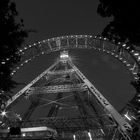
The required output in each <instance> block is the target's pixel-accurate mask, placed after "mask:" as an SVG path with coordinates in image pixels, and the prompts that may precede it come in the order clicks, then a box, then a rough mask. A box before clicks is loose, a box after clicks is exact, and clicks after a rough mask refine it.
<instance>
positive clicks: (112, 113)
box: [6, 51, 132, 140]
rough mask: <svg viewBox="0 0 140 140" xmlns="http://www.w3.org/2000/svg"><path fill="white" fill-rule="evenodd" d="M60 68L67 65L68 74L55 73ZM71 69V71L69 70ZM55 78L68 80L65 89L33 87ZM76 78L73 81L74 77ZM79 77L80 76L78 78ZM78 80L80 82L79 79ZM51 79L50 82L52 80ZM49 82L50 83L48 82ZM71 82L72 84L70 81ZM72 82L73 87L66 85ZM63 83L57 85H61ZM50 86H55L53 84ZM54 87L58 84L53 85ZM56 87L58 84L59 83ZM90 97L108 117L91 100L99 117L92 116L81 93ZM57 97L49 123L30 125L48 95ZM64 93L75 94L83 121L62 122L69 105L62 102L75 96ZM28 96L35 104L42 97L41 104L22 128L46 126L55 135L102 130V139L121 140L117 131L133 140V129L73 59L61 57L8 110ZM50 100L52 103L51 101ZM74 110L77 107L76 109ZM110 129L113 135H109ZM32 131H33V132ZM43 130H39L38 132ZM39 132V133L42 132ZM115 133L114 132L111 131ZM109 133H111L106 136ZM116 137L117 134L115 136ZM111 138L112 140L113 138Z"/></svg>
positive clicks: (34, 105)
mask: <svg viewBox="0 0 140 140" xmlns="http://www.w3.org/2000/svg"><path fill="white" fill-rule="evenodd" d="M65 53H66V54H67V51H63V54H65ZM57 65H64V66H65V70H57V71H54V70H53V69H54V68H55V67H56V66H57ZM68 65H69V66H70V67H71V68H70V69H68V67H67V66H68ZM46 75H47V76H48V77H49V75H51V76H54V79H56V75H59V77H62V75H63V76H65V78H64V79H63V80H64V81H63V83H64V84H63V85H61V84H59V85H51V86H46V87H34V86H33V85H34V84H35V83H37V82H38V81H39V80H40V79H41V78H43V77H45V76H46ZM72 75H73V77H74V78H73V79H74V80H72V79H71V76H72ZM76 75H77V76H76ZM77 77H78V78H77ZM48 79H49V78H48ZM48 79H47V80H48ZM67 79H70V80H67ZM67 81H70V83H69V84H66V83H65V82H67ZM58 83H59V81H57V84H58ZM50 84H52V83H51V82H50ZM53 84H54V83H53ZM55 84H56V83H55ZM84 92H86V93H88V94H89V95H88V96H93V97H94V98H96V100H97V102H98V104H99V105H100V106H101V107H102V108H103V110H104V113H105V114H103V115H99V113H98V110H97V109H96V107H95V106H96V105H95V103H93V101H92V100H91V99H87V100H86V104H87V105H88V106H90V108H91V109H92V112H94V114H95V117H93V116H90V115H89V112H88V111H87V110H86V105H85V103H84V102H83V99H82V96H81V95H80V94H81V93H84ZM56 93H58V94H57V96H56V98H55V100H49V103H47V104H53V105H52V107H51V108H50V111H49V113H48V115H47V116H46V117H47V119H45V118H44V119H42V120H35V121H28V120H29V118H30V116H31V114H32V112H33V111H34V110H35V108H36V107H37V106H42V105H43V106H44V104H40V100H41V97H42V96H43V95H44V94H56ZM64 93H72V96H73V97H74V100H75V102H76V106H75V107H76V108H78V110H79V112H80V115H81V117H78V118H59V117H58V112H59V111H60V110H61V109H62V108H63V107H65V106H66V105H67V104H65V103H61V102H59V101H60V100H62V99H64V98H68V97H69V96H71V95H68V96H64V97H63V94H64ZM23 94H24V95H25V96H28V97H29V98H30V99H31V100H32V97H33V96H36V97H38V98H37V100H36V101H35V102H34V101H33V100H32V104H31V105H30V107H29V109H28V113H26V114H24V116H23V122H22V123H21V127H22V128H23V127H25V128H26V127H31V126H32V127H39V126H42V124H43V125H45V126H47V127H48V128H51V131H52V132H54V131H56V132H59V131H60V132H61V133H62V131H63V132H71V133H77V131H82V130H83V131H85V130H87V131H89V130H92V131H94V133H95V131H96V130H100V135H101V134H102V136H100V137H106V136H107V135H108V136H111V137H118V135H117V136H115V135H113V134H112V133H114V131H117V132H118V133H119V135H121V136H122V137H123V138H124V139H126V140H131V132H132V128H131V126H130V125H129V124H128V122H126V121H125V120H124V119H123V118H122V116H121V115H120V114H119V113H118V112H117V111H116V109H115V108H114V107H113V106H112V105H111V104H110V103H109V102H108V101H107V100H106V98H105V97H104V96H103V95H102V94H101V93H100V92H99V91H98V90H97V89H96V88H95V87H94V85H93V84H92V83H91V82H90V81H89V80H88V79H87V78H86V77H85V76H84V75H83V74H82V73H81V72H80V70H79V69H78V68H77V67H76V66H75V65H74V64H73V62H72V61H71V59H70V58H69V57H68V56H67V55H64V56H63V57H60V59H59V60H58V61H57V62H56V63H54V64H53V65H52V66H50V67H49V68H48V69H47V70H45V71H44V72H43V73H41V74H40V75H39V76H38V77H37V78H35V79H34V80H33V81H31V82H30V83H29V84H28V85H27V86H25V87H24V88H23V89H22V90H20V91H19V92H18V93H17V94H15V95H14V96H13V97H12V99H10V100H8V101H7V104H6V106H7V108H8V107H9V106H10V105H11V104H12V103H13V102H14V101H15V100H17V99H18V98H19V97H20V96H21V95H23ZM47 100H48V99H47ZM73 107H74V106H73ZM107 129H109V131H107ZM30 130H31V129H30ZM38 130H39V129H38ZM38 130H37V131H38ZM111 130H112V131H111ZM106 131H107V132H106ZM115 134H116V133H115ZM111 137H110V138H111Z"/></svg>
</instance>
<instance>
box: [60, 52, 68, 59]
mask: <svg viewBox="0 0 140 140" xmlns="http://www.w3.org/2000/svg"><path fill="white" fill-rule="evenodd" d="M60 58H61V59H67V58H69V55H68V51H63V52H61V53H60Z"/></svg>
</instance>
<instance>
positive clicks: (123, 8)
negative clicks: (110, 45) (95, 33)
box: [97, 0, 140, 45]
mask: <svg viewBox="0 0 140 140" xmlns="http://www.w3.org/2000/svg"><path fill="white" fill-rule="evenodd" d="M99 1H100V3H99V5H98V9H97V12H98V13H99V14H100V15H101V16H102V17H112V21H111V22H110V23H109V24H108V25H107V26H106V27H105V28H104V30H103V32H102V35H103V36H106V37H108V38H109V39H115V40H116V41H121V42H126V43H127V42H128V43H130V44H135V45H139V44H140V27H139V26H140V20H139V19H140V12H139V1H136V0H133V1H132V0H99Z"/></svg>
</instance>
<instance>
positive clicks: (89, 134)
mask: <svg viewBox="0 0 140 140" xmlns="http://www.w3.org/2000/svg"><path fill="white" fill-rule="evenodd" d="M88 136H89V139H90V140H92V137H91V133H90V132H88Z"/></svg>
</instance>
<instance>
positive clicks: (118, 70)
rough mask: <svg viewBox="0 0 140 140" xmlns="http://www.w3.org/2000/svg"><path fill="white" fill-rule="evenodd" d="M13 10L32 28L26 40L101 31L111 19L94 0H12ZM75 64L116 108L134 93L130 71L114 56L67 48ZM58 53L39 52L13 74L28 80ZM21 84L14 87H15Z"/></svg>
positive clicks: (93, 33) (42, 69)
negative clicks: (39, 55) (100, 10)
mask: <svg viewBox="0 0 140 140" xmlns="http://www.w3.org/2000/svg"><path fill="white" fill-rule="evenodd" d="M15 2H16V4H17V11H18V12H19V15H20V17H21V18H23V20H24V24H25V27H26V28H27V29H33V30H36V31H37V33H31V34H30V36H29V38H27V39H26V44H29V43H34V42H36V41H41V40H43V39H48V38H51V37H57V36H62V35H73V34H91V35H97V34H101V32H102V30H103V28H104V27H105V26H106V25H107V24H108V23H109V21H110V20H111V19H104V18H102V17H100V16H99V15H98V14H97V12H96V10H97V5H98V0H92V1H83V0H82V1H80V0H69V1H68V0H55V1H54V0H28V1H27V0H15ZM70 54H71V55H72V56H73V57H75V58H76V60H75V61H74V63H75V65H76V66H77V67H78V68H79V69H80V70H81V71H82V72H83V73H84V74H85V75H86V77H87V78H89V80H90V81H91V82H93V83H94V84H95V86H96V87H97V89H98V90H99V91H101V92H102V93H103V95H104V96H105V97H106V98H107V99H108V100H109V101H110V102H111V104H112V105H113V106H115V108H116V109H117V110H120V109H122V107H124V106H125V104H126V103H127V102H128V100H130V99H131V98H132V97H133V96H134V89H133V88H132V86H130V80H131V79H132V76H131V74H130V73H129V71H128V70H126V67H125V66H124V65H123V64H122V63H121V62H119V61H118V60H116V59H115V58H113V57H111V56H109V55H107V54H105V53H100V52H96V51H94V50H93V51H89V50H85V51H84V50H83V51H70ZM58 55H59V54H58V53H54V54H51V55H49V56H41V57H40V58H38V59H35V60H34V61H32V62H31V63H30V64H27V65H26V66H25V67H23V68H22V69H21V70H19V72H18V73H17V74H16V75H15V77H14V79H15V80H16V81H18V82H21V83H26V84H27V83H29V82H30V81H31V80H32V79H34V78H35V77H36V76H37V75H39V74H40V73H41V72H43V71H44V70H45V69H46V68H47V67H49V66H50V65H51V64H52V63H53V62H54V60H55V59H56V58H57V56H58ZM23 86H25V85H21V86H20V87H18V88H17V89H15V91H18V90H19V89H20V88H21V87H23Z"/></svg>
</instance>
